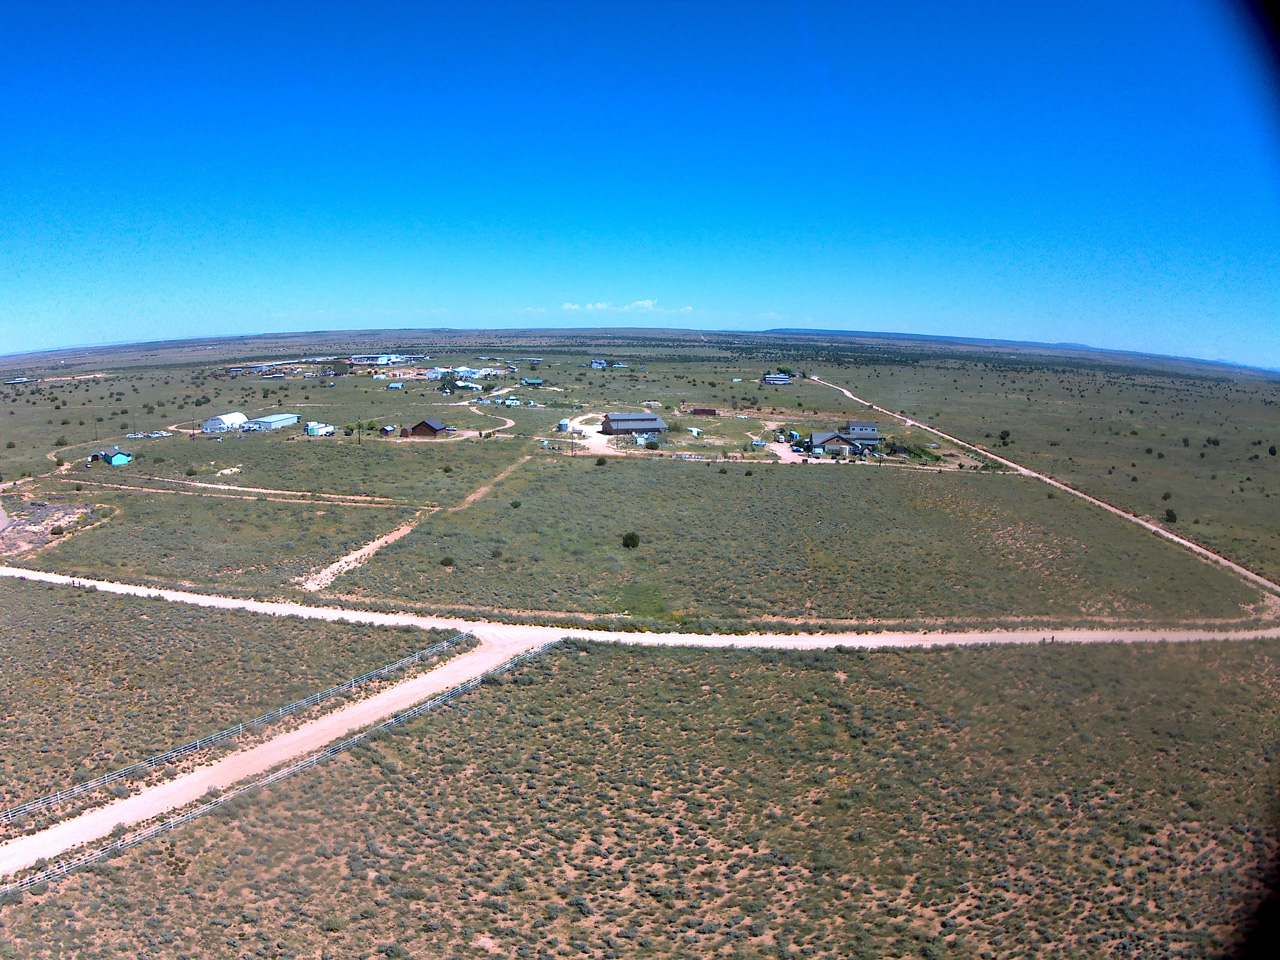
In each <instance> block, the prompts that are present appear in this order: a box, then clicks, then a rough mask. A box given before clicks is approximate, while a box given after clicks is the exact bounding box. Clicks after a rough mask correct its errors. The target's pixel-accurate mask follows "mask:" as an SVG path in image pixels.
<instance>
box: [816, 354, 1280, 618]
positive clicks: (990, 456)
mask: <svg viewBox="0 0 1280 960" xmlns="http://www.w3.org/2000/svg"><path fill="white" fill-rule="evenodd" d="M809 379H810V380H812V381H813V382H814V383H820V384H822V385H823V386H824V387H831V388H832V389H833V390H839V391H840V392H841V393H843V394H844V395H845V396H846V397H848V398H849V399H850V400H854V401H857V402H858V403H861V404H863V405H865V406H867V407H870V408H871V409H872V410H875V411H876V412H877V413H883V414H884V415H885V416H887V417H892V418H893V419H894V420H899V421H901V422H902V423H904V424H906V425H907V426H909V427H916V428H917V429H920V430H924V431H925V432H927V433H931V434H933V435H934V436H935V437H941V438H942V439H943V440H946V441H948V442H950V443H954V444H955V445H956V446H958V447H960V448H962V449H964V450H969V451H972V452H973V453H976V454H978V455H979V456H981V457H983V458H984V459H987V460H993V461H995V462H996V463H998V464H1000V465H1001V466H1004V467H1008V468H1009V469H1010V470H1013V471H1015V472H1017V473H1019V474H1021V475H1022V476H1024V477H1031V478H1032V479H1035V480H1039V481H1041V482H1042V483H1047V484H1049V486H1051V487H1053V488H1054V489H1055V490H1061V491H1062V492H1063V493H1069V494H1071V495H1072V496H1073V497H1079V498H1080V499H1081V500H1084V501H1085V502H1086V503H1090V504H1092V505H1093V506H1095V507H1099V508H1100V509H1102V510H1106V511H1107V512H1108V513H1112V514H1115V515H1116V516H1117V517H1120V518H1122V519H1124V520H1128V521H1129V522H1130V523H1136V524H1137V525H1138V526H1140V527H1142V528H1143V529H1144V530H1149V531H1151V532H1152V533H1154V534H1156V535H1158V536H1161V537H1163V538H1164V539H1166V540H1169V541H1171V542H1173V543H1176V544H1178V546H1180V547H1184V548H1186V549H1187V550H1190V551H1191V552H1192V553H1194V554H1196V556H1198V557H1200V558H1201V559H1202V560H1206V561H1208V562H1210V563H1216V564H1218V565H1219V566H1222V567H1226V568H1227V569H1228V570H1230V571H1232V572H1233V573H1236V574H1239V575H1240V576H1242V577H1244V578H1245V579H1246V580H1248V581H1249V582H1250V583H1253V584H1256V585H1257V586H1260V587H1262V588H1263V589H1265V590H1270V591H1271V592H1272V593H1277V594H1280V583H1273V582H1272V581H1270V580H1268V579H1267V578H1266V577H1263V576H1261V575H1259V574H1256V573H1254V572H1253V571H1252V570H1250V569H1249V568H1248V567H1242V566H1241V565H1240V564H1238V563H1236V562H1235V561H1233V560H1228V559H1227V558H1226V557H1224V556H1222V554H1220V553H1214V552H1213V551H1212V550H1210V549H1208V548H1207V547H1202V546H1200V544H1198V543H1196V542H1195V541H1193V540H1188V539H1187V538H1186V537H1180V536H1178V535H1177V534H1176V533H1174V532H1173V531H1171V530H1168V529H1166V528H1165V527H1162V526H1161V525H1160V524H1158V523H1152V522H1151V521H1150V520H1144V519H1143V518H1142V517H1139V516H1135V515H1134V514H1132V513H1129V512H1128V511H1127V510H1122V509H1120V508H1119V507H1117V506H1113V505H1112V504H1110V503H1107V502H1106V501H1105V500H1099V499H1098V498H1097V497H1092V496H1090V495H1089V494H1087V493H1084V492H1082V491H1080V490H1077V489H1076V488H1075V487H1071V486H1068V485H1067V484H1065V483H1063V482H1062V481H1061V480H1055V479H1053V477H1050V476H1046V475H1045V474H1043V473H1037V472H1036V471H1035V470H1032V469H1030V468H1028V467H1024V466H1023V465H1022V464H1020V463H1014V462H1013V461H1012V460H1006V459H1005V458H1004V457H1001V456H998V455H997V454H994V453H992V452H991V451H990V450H984V449H982V448H981V447H979V446H975V445H974V444H972V443H968V442H966V441H964V440H961V439H960V438H959V437H953V436H951V435H950V434H947V433H943V432H942V431H941V430H937V429H935V428H933V427H931V426H929V425H928V424H925V423H921V422H920V421H918V420H912V419H911V418H909V417H905V416H902V415H901V414H897V413H894V412H893V411H892V410H886V409H885V408H884V407H880V406H876V405H875V404H874V403H872V402H871V401H869V400H863V399H862V398H861V397H856V396H854V395H853V394H852V393H850V392H849V391H848V390H846V389H845V388H844V387H838V386H836V385H835V384H834V383H827V381H825V380H819V379H818V378H817V377H810V378H809Z"/></svg>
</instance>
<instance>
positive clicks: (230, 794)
mask: <svg viewBox="0 0 1280 960" xmlns="http://www.w3.org/2000/svg"><path fill="white" fill-rule="evenodd" d="M464 636H465V634H464ZM453 639H454V640H457V639H458V638H456V637H455V638H453ZM561 642H563V641H561V640H548V641H547V642H545V643H542V644H539V645H538V646H536V647H534V648H533V649H532V650H527V651H525V652H524V653H521V654H519V655H517V656H514V657H512V658H511V659H510V660H507V661H505V662H504V663H501V664H499V665H498V666H496V667H494V668H493V669H492V670H490V671H488V672H487V673H483V674H481V675H480V676H478V677H472V678H471V679H470V680H468V681H466V682H465V683H461V684H459V685H458V686H456V687H453V688H451V689H449V690H446V691H445V692H444V693H441V694H438V695H437V696H434V697H432V698H431V699H430V700H427V701H424V702H423V703H420V704H418V705H417V706H416V707H411V708H410V709H408V710H406V711H404V712H403V713H398V714H396V715H395V716H394V717H391V718H390V719H389V720H384V721H383V722H382V723H379V724H377V725H375V726H372V727H370V728H369V729H367V730H364V731H362V732H360V733H357V734H355V735H354V736H352V737H348V738H347V739H346V740H343V741H341V742H340V743H335V744H333V745H332V746H329V747H326V748H325V749H323V750H321V751H320V752H319V753H314V754H312V755H311V756H309V757H304V758H303V759H302V760H298V761H296V762H295V763H291V764H289V765H288V766H286V767H282V768H280V769H279V770H276V771H275V772H273V773H269V774H267V775H266V776H265V777H262V778H260V779H258V780H255V781H253V782H252V783H246V784H242V785H241V786H238V787H232V788H231V789H230V790H228V791H227V792H225V793H223V794H220V795H219V796H217V797H214V798H213V799H212V800H208V801H206V802H204V803H202V804H200V805H199V806H197V807H193V808H191V809H190V810H188V811H186V812H185V813H180V814H178V815H177V816H175V817H170V818H169V819H168V820H164V821H162V822H160V823H157V824H153V825H151V826H149V827H144V828H142V829H141V830H135V831H134V832H133V833H126V834H124V835H123V836H120V837H117V838H116V839H115V840H113V841H111V842H110V843H108V844H105V845H103V846H101V847H99V848H97V849H96V850H89V851H86V852H85V853H81V854H77V855H76V856H74V857H71V858H70V859H68V860H64V861H62V862H61V863H59V864H57V865H55V866H52V867H49V868H48V869H45V870H41V871H40V872H38V873H35V874H32V875H31V876H29V877H24V878H23V879H21V880H17V881H15V882H13V883H10V884H5V885H3V886H0V897H4V896H6V895H9V894H12V893H15V892H21V891H23V890H28V889H30V888H31V887H34V886H35V885H36V884H39V883H48V882H49V881H51V880H59V879H61V878H62V877H65V876H66V875H67V874H69V873H71V872H73V871H75V870H78V869H80V868H81V867H87V866H89V865H91V864H94V863H101V862H102V861H105V860H108V859H110V858H111V857H113V856H116V855H117V854H119V853H122V852H123V851H125V850H128V849H129V848H130V847H136V846H138V845H139V844H142V843H146V842H147V841H148V840H153V839H155V838H156V837H158V836H160V835H161V834H164V833H168V832H169V831H170V830H174V829H177V828H178V827H180V826H183V825H184V824H187V823H190V822H191V821H193V820H196V819H199V818H200V817H203V816H204V815H205V814H206V813H211V812H213V811H214V810H216V809H218V807H221V806H222V805H223V804H225V803H229V802H230V801H232V800H234V799H236V798H237V797H239V796H240V795H242V794H244V793H248V792H249V791H250V790H256V789H258V788H259V787H268V786H271V784H273V783H278V782H279V781H281V780H284V779H285V778H286V777H291V776H293V775H294V774H295V773H300V772H301V771H303V770H307V769H310V768H311V767H314V766H315V765H316V764H318V763H323V762H324V761H325V760H328V759H330V758H332V757H335V756H337V755H338V754H339V753H342V752H343V751H345V750H349V749H351V748H352V747H354V746H356V745H357V744H359V743H361V742H362V741H364V740H367V739H369V737H371V736H373V735H374V734H376V733H378V732H379V731H382V730H392V729H394V728H395V727H398V726H400V725H401V724H403V723H407V722H408V721H410V720H413V719H415V718H417V717H420V716H422V715H423V714H424V713H427V712H429V711H431V710H434V709H436V708H437V707H441V706H444V705H445V704H447V703H449V702H450V701H452V700H454V699H456V698H457V697H460V696H462V695H463V694H464V693H469V692H470V691H472V690H474V689H475V688H476V687H478V686H480V685H481V684H482V683H484V682H485V680H487V679H489V678H490V677H496V676H499V675H501V674H503V673H506V672H507V671H508V670H510V669H511V668H512V667H514V666H516V665H518V664H520V663H523V662H524V661H525V660H528V659H529V658H531V657H536V656H538V654H541V653H545V652H546V651H547V650H549V649H551V648H552V647H554V646H555V645H556V644H558V643H561Z"/></svg>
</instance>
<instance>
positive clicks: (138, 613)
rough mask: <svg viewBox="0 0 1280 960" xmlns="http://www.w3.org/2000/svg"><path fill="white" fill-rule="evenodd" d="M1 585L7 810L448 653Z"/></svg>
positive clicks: (307, 626) (0, 696) (416, 636)
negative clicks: (417, 658)
mask: <svg viewBox="0 0 1280 960" xmlns="http://www.w3.org/2000/svg"><path fill="white" fill-rule="evenodd" d="M446 636H448V635H447V634H437V633H436V632H434V631H422V630H417V629H413V628H404V629H387V628H374V627H369V626H363V625H355V624H346V623H325V622H322V621H311V620H297V619H294V618H289V617H281V618H275V617H263V616H259V615H256V614H249V613H238V612H233V611H222V610H206V609H197V608H194V607H189V606H186V605H183V604H170V603H157V602H156V601H153V600H142V599H135V598H131V597H117V596H112V595H110V594H102V593H97V592H93V591H80V590H69V589H68V588H66V587H61V586H59V587H52V586H43V585H39V584H33V583H24V582H21V581H16V580H9V579H4V580H2V581H0V723H2V724H3V734H2V739H3V743H4V749H3V750H0V806H10V805H12V804H15V803H19V802H21V801H23V800H28V799H31V798H33V797H37V796H41V795H43V794H45V793H49V792H52V791H53V790H55V789H57V788H58V787H61V786H66V785H68V784H70V783H72V782H75V781H78V780H81V779H91V778H92V777H95V776H98V775H99V774H102V773H106V772H107V771H109V770H113V769H116V768H117V767H121V766H125V765H127V764H128V763H131V762H133V761H135V760H140V759H143V758H144V757H149V756H151V755H153V754H155V753H160V752H163V751H164V750H167V749H169V748H170V747H174V746H177V745H179V744H181V743H186V742H187V741H189V740H195V739H199V738H200V737H203V736H205V735H206V734H209V733H213V732H215V731H218V730H221V729H224V728H226V727H229V726H234V725H235V724H237V723H240V722H241V721H243V720H249V719H252V718H253V717H255V716H258V715H259V714H261V713H265V712H266V711H268V710H271V709H274V708H275V707H279V706H282V705H284V704H286V703H289V702H291V701H293V700H297V699H300V698H302V697H305V696H308V695H309V694H312V693H315V692H316V691H318V690H324V689H326V688H327V687H330V686H332V685H333V684H335V683H339V682H341V681H343V680H346V679H349V678H350V677H353V676H359V675H360V674H362V673H364V672H366V671H368V670H371V669H373V668H374V667H380V666H382V665H383V664H385V663H390V662H392V661H394V660H397V659H399V658H400V657H403V656H405V655H407V654H409V653H412V652H414V651H415V650H421V649H423V648H424V647H427V646H430V645H431V644H432V643H435V642H438V641H439V640H442V639H445V637H446Z"/></svg>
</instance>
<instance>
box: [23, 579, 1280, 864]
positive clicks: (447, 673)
mask: <svg viewBox="0 0 1280 960" xmlns="http://www.w3.org/2000/svg"><path fill="white" fill-rule="evenodd" d="M0 576H5V577H13V578H18V579H23V580H32V581H36V582H41V583H52V584H62V585H68V586H80V587H92V588H95V589H98V590H102V591H104V592H108V593H116V594H124V595H129V596H137V597H146V598H152V599H161V600H167V601H170V602H175V603H189V604H193V605H196V606H202V607H216V608H219V609H231V610H245V611H249V612H251V613H260V614H265V615H268V616H296V617H305V618H309V619H318V620H333V621H346V622H350V623H369V624H378V625H383V626H402V625H410V626H417V627H424V628H432V627H434V628H443V629H450V630H455V631H468V632H470V633H472V634H473V635H474V636H475V637H476V638H477V639H478V640H480V646H479V647H477V648H476V649H475V650H472V651H470V652H468V653H466V654H462V655H461V656H458V657H456V658H454V659H452V660H450V661H448V662H447V663H445V664H443V665H441V666H439V667H437V668H436V669H434V670H431V671H430V672H428V673H424V674H421V675H419V676H416V677H413V678H411V679H408V680H405V681H402V682H401V683H398V684H396V685H394V686H392V687H389V688H388V689H387V690H384V691H383V692H381V693H379V694H377V695H376V696H374V697H371V698H369V699H368V700H363V701H360V702H358V703H353V704H350V705H349V706H346V707H343V708H340V709H339V710H336V711H334V712H332V713H330V714H327V715H325V716H323V717H320V718H318V719H316V720H314V721H311V722H310V723H307V724H304V725H303V726H301V727H299V728H298V729H296V730H293V731H290V732H288V733H284V734H281V735H280V736H278V737H276V738H274V739H272V740H269V741H267V742H266V743H264V744H261V745H259V746H257V747H254V748H252V749H249V750H243V751H240V752H237V753H233V754H231V755H229V756H227V757H224V758H222V759H221V760H218V761H217V762H215V763H212V764H209V765H207V766H204V767H200V768H198V769H196V770H193V771H192V772H190V773H188V774H185V775H183V776H181V777H178V778H176V779H174V780H170V781H168V782H166V783H161V784H157V785H156V786H153V787H149V788H147V789H145V790H143V791H142V792H141V793H138V794H135V795H134V796H132V797H127V798H125V799H122V800H118V801H116V802H114V803H111V804H109V805H107V806H105V807H100V808H97V809H95V810H91V811H89V812H87V813H84V814H82V815H80V816H78V817H74V818H72V819H70V820H67V821H64V822H62V823H58V824H55V825H54V826H52V827H49V828H48V829H46V830H42V831H40V832H38V833H34V834H31V835H30V836H26V837H21V838H18V839H16V840H13V841H10V842H9V843H6V844H3V845H0V876H3V875H7V874H10V873H12V872H14V871H16V870H21V869H23V868H25V867H28V866H30V865H31V864H33V863H35V862H36V860H38V859H40V858H45V859H48V858H52V857H57V856H60V855H61V854H63V853H66V852H67V851H69V850H71V849H74V848H75V847H77V846H80V845H82V844H86V843H90V842H93V841H95V840H100V839H102V838H103V837H106V836H107V835H109V834H110V833H111V831H112V830H113V829H114V828H115V826H116V825H117V824H121V823H123V824H125V825H131V824H136V823H140V822H143V821H145V820H149V819H151V818H153V817H157V816H160V815H161V814H165V813H168V812H170V811H173V810H177V809H179V808H181V807H184V806H186V805H188V804H190V803H193V802H195V801H196V800H198V799H199V798H200V797H201V796H203V795H204V794H205V793H206V792H207V791H208V790H209V789H210V788H214V789H218V790H222V789H226V788H227V787H229V786H231V785H232V784H235V783H237V782H239V781H242V780H245V779H247V778H249V777H253V776H257V775H259V774H261V773H263V772H265V771H267V770H269V769H271V768H272V767H275V766H278V765H279V764H282V763H284V762H286V761H289V760H294V759H299V758H301V757H304V756H307V755H309V754H311V753H314V752H315V751H317V750H319V749H321V748H322V747H324V746H325V745H327V744H329V743H331V742H332V741H334V740H336V739H338V738H339V737H342V736H344V735H347V734H349V733H351V732H353V731H356V730H360V729H365V728H367V727H369V726H371V725H372V724H374V723H377V722H378V721H380V720H382V719H385V718H387V717H390V716H392V715H394V714H396V713H398V712H400V711H402V710H406V709H408V708H409V707H411V706H413V705H415V704H417V703H421V702H422V701H423V700H425V699H428V698H429V697H431V696H433V695H435V694H436V693H439V692H441V691H443V690H446V689H449V688H451V687H453V686H456V685H458V684H460V683H463V682H465V681H467V680H469V679H471V678H473V677H476V676H480V675H481V674H483V673H486V672H488V671H489V670H492V669H493V668H494V667H496V666H498V665H499V664H501V663H503V662H504V661H506V660H508V659H510V658H511V657H513V656H515V655H517V654H519V653H521V652H523V651H525V650H529V649H532V648H534V647H536V646H538V645H539V644H541V643H543V642H546V641H548V640H554V639H559V638H561V637H582V638H588V639H593V640H603V641H613V642H619V643H628V644H635V645H639V646H699V647H707V648H728V647H772V648H779V649H788V650H810V649H818V648H824V647H828V648H829V647H834V646H846V647H859V648H864V649H883V648H900V647H911V648H914V649H921V648H927V647H936V646H946V645H974V644H1000V643H1009V644H1026V643H1040V642H1043V641H1046V640H1049V641H1058V642H1066V643H1108V642H1116V641H1124V642H1139V641H1157V640H1165V641H1173V642H1178V641H1191V640H1204V639H1213V640H1234V639H1247V638H1255V637H1271V638H1280V627H1277V628H1270V629H1266V630H1244V631H1222V632H1213V631H1207V630H1188V629H1182V630H1130V631H1118V630H1084V629H1078V630H1057V631H1052V632H1051V631H1046V630H995V631H993V630H987V631H972V632H963V633H957V632H936V633H907V632H895V633H875V634H860V633H856V632H848V633H829V634H816V635H815V634H802V635H793V634H766V633H752V634H745V635H738V636H700V635H695V634H686V633H624V632H619V631H613V630H598V631H597V630H586V629H581V628H563V627H540V626H522V625H516V624H499V623H483V622H482V623H468V622H466V621H462V620H458V619H453V618H446V617H429V616H416V615H413V614H405V613H394V614H392V613H375V612H371V611H364V610H347V609H343V608H340V607H311V606H306V605H302V604H292V603H272V602H268V601H261V600H241V599H237V598H233V597H217V596H210V595H207V594H199V593H189V592H186V591H181V590H161V589H156V588H153V587H141V586H136V585H133V584H122V583H113V582H111V581H104V580H86V579H82V578H76V577H69V576H66V575H64V574H58V573H48V572H45V571H41V570H25V569H22V568H18V567H7V566H0Z"/></svg>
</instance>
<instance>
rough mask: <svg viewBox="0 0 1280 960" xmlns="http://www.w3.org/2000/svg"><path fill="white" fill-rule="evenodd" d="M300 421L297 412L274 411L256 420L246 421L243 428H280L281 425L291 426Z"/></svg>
mask: <svg viewBox="0 0 1280 960" xmlns="http://www.w3.org/2000/svg"><path fill="white" fill-rule="evenodd" d="M297 422H298V415H297V414H296V413H272V414H269V415H267V416H265V417H258V418H257V419H256V420H247V421H245V424H244V426H242V427H241V428H240V429H241V430H279V429H280V428H281V427H291V426H293V425H294V424H295V423H297Z"/></svg>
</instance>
